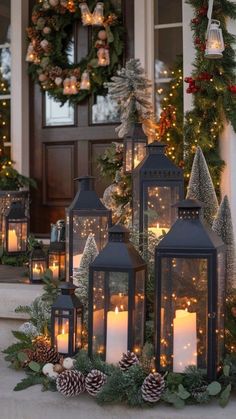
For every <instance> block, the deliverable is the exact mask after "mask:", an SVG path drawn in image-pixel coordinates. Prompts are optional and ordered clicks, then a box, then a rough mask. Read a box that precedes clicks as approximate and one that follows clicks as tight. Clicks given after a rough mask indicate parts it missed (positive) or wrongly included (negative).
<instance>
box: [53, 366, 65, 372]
mask: <svg viewBox="0 0 236 419" xmlns="http://www.w3.org/2000/svg"><path fill="white" fill-rule="evenodd" d="M53 371H54V372H57V373H58V374H61V372H62V371H64V368H63V366H62V365H61V364H55V365H54V366H53Z"/></svg>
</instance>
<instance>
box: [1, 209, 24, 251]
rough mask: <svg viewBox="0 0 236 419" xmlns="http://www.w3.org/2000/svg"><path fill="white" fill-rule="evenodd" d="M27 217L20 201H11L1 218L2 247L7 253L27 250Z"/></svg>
mask: <svg viewBox="0 0 236 419" xmlns="http://www.w3.org/2000/svg"><path fill="white" fill-rule="evenodd" d="M28 224H29V219H28V218H27V217H26V216H25V210H24V207H23V206H22V205H21V203H20V202H12V203H11V206H10V209H9V210H8V211H7V212H6V215H5V217H4V219H3V247H4V250H5V252H6V253H7V254H8V255H18V254H21V253H25V252H26V250H27V237H28Z"/></svg>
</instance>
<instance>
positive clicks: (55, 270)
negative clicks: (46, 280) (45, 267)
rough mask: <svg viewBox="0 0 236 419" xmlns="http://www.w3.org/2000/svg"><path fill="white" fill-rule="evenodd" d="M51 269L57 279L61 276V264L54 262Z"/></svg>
mask: <svg viewBox="0 0 236 419" xmlns="http://www.w3.org/2000/svg"><path fill="white" fill-rule="evenodd" d="M49 269H51V271H52V277H53V278H55V279H57V278H58V277H59V266H58V265H57V264H56V263H55V262H53V264H52V265H50V266H49Z"/></svg>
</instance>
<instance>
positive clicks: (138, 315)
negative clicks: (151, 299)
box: [134, 270, 146, 354]
mask: <svg viewBox="0 0 236 419" xmlns="http://www.w3.org/2000/svg"><path fill="white" fill-rule="evenodd" d="M145 274H146V273H145V271H144V270H142V271H138V272H136V279H135V309H134V327H135V331H134V351H135V353H137V354H140V351H141V348H142V346H143V343H144V342H143V340H144V324H145V319H144V316H145V307H144V304H145Z"/></svg>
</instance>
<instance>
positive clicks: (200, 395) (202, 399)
mask: <svg viewBox="0 0 236 419" xmlns="http://www.w3.org/2000/svg"><path fill="white" fill-rule="evenodd" d="M191 396H192V397H193V399H195V400H196V402H197V403H201V404H202V403H208V402H209V400H210V396H209V393H208V392H207V386H202V387H197V388H194V389H193V390H192V391H191Z"/></svg>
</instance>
